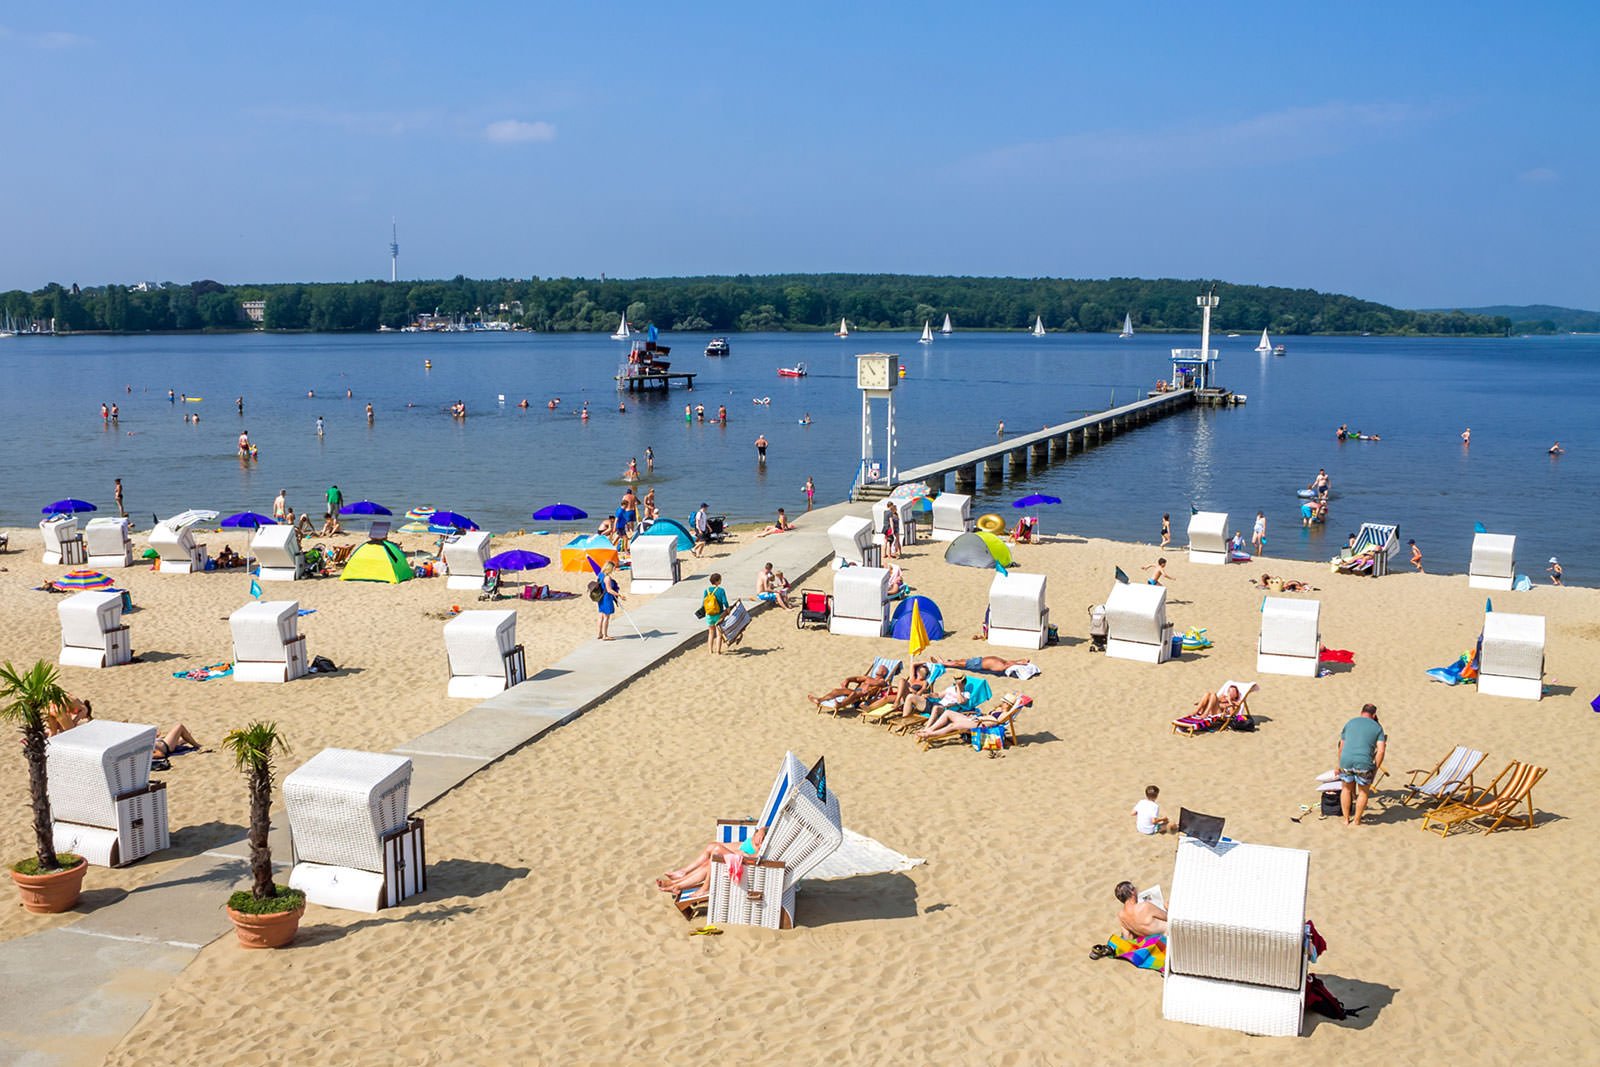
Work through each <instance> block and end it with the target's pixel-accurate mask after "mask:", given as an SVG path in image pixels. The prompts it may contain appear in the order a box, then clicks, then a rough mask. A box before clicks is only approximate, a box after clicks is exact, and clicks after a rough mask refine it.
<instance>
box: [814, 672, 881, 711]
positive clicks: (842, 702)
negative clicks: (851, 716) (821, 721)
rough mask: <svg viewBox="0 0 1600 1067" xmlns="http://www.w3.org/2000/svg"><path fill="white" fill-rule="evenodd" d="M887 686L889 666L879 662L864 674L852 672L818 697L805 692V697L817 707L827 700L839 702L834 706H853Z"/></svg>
mask: <svg viewBox="0 0 1600 1067" xmlns="http://www.w3.org/2000/svg"><path fill="white" fill-rule="evenodd" d="M888 687H889V668H888V667H886V666H884V665H883V664H882V663H880V664H878V665H877V666H876V667H874V668H872V670H870V671H868V672H867V673H866V674H852V675H851V676H850V677H848V678H846V679H845V680H844V681H843V682H842V683H840V685H839V686H838V687H837V688H835V689H830V690H829V691H828V692H826V693H824V694H822V695H821V696H819V697H818V696H812V695H811V694H810V693H807V694H806V699H807V700H809V701H811V702H812V703H813V704H815V705H816V706H817V707H819V708H820V707H822V705H823V703H824V702H825V701H829V700H837V701H838V702H839V703H838V704H837V705H836V707H839V708H853V707H856V706H858V705H860V704H861V703H862V702H863V701H866V700H872V699H874V698H876V697H878V696H880V695H881V694H882V693H883V691H884V690H885V689H887V688H888Z"/></svg>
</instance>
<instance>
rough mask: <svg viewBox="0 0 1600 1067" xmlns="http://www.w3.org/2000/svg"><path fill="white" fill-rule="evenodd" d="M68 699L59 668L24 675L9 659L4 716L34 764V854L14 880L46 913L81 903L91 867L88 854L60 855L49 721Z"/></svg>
mask: <svg viewBox="0 0 1600 1067" xmlns="http://www.w3.org/2000/svg"><path fill="white" fill-rule="evenodd" d="M67 699H68V697H67V693H66V690H64V689H62V688H61V682H60V677H59V675H58V673H57V671H56V668H55V666H54V665H53V664H50V663H46V662H45V661H44V660H39V661H38V662H37V663H35V664H34V665H33V666H32V667H31V668H30V669H29V670H27V671H19V670H18V669H17V668H16V667H14V666H12V665H11V663H10V662H9V661H8V662H7V663H6V665H5V666H4V667H0V718H4V719H6V720H7V721H8V722H13V723H15V724H16V725H17V727H18V729H20V730H21V731H22V756H23V758H24V759H26V760H27V761H28V793H29V796H30V797H31V799H32V802H33V845H34V848H33V855H32V856H29V857H28V858H27V859H24V860H20V861H18V862H16V863H14V864H12V865H11V878H12V881H14V882H16V884H17V889H18V891H19V892H20V893H21V894H22V906H23V907H24V908H27V909H28V910H29V911H32V912H38V913H41V914H50V913H53V912H59V911H66V910H67V909H68V908H70V907H72V906H73V905H74V904H76V903H77V902H78V895H79V894H80V893H82V892H83V876H84V874H85V873H87V871H88V869H89V864H88V862H87V861H86V860H85V859H84V858H83V857H82V856H74V855H72V854H71V853H70V852H62V853H59V854H58V853H57V852H56V844H55V831H54V829H53V828H52V826H51V819H50V790H49V778H48V770H47V768H46V766H45V726H44V719H45V715H46V713H48V711H49V710H50V708H51V707H52V706H54V705H56V704H65V703H66V702H67Z"/></svg>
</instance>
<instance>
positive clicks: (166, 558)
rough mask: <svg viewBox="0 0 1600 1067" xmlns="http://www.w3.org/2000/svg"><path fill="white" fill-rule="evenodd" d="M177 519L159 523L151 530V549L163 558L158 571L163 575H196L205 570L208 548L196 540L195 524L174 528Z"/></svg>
mask: <svg viewBox="0 0 1600 1067" xmlns="http://www.w3.org/2000/svg"><path fill="white" fill-rule="evenodd" d="M183 517H184V516H178V517H177V518H183ZM177 518H174V519H168V520H167V521H166V522H158V523H156V524H155V526H154V527H152V528H151V530H150V547H151V548H153V549H155V550H156V554H157V555H158V556H160V557H161V558H160V565H159V566H157V568H156V570H157V571H159V572H160V573H162V574H194V573H196V572H198V571H203V570H205V569H206V560H207V558H208V557H207V555H206V546H205V545H204V544H202V543H200V542H198V541H196V540H195V537H194V530H192V529H191V528H190V527H191V526H193V525H194V523H193V522H188V523H181V524H179V525H176V526H174V525H173V523H174V522H177ZM195 521H198V520H195Z"/></svg>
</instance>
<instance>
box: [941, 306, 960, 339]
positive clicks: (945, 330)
mask: <svg viewBox="0 0 1600 1067" xmlns="http://www.w3.org/2000/svg"><path fill="white" fill-rule="evenodd" d="M939 332H940V333H942V334H944V335H945V336H946V337H949V336H950V335H951V334H953V333H955V332H956V331H955V327H953V326H951V325H950V313H949V312H948V311H947V312H945V314H944V325H943V326H941V327H939Z"/></svg>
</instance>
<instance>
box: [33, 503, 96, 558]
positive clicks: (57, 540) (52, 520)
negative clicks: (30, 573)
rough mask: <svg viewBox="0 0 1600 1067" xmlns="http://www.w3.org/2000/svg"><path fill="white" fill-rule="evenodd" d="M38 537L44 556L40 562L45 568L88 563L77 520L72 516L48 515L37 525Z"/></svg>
mask: <svg viewBox="0 0 1600 1067" xmlns="http://www.w3.org/2000/svg"><path fill="white" fill-rule="evenodd" d="M39 536H40V537H42V538H43V539H44V555H43V556H41V557H40V560H41V561H42V562H43V563H44V565H45V566H47V567H60V566H63V565H65V566H69V567H78V566H82V565H84V564H85V563H87V562H88V561H89V555H88V551H87V549H86V548H85V547H84V544H83V535H82V534H81V533H80V532H79V531H78V520H77V518H76V516H73V515H50V516H48V517H46V518H45V519H44V520H43V521H42V522H40V523H39Z"/></svg>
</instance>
